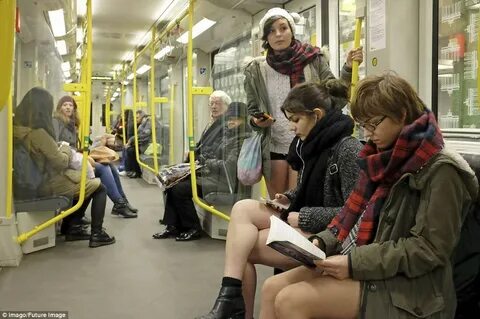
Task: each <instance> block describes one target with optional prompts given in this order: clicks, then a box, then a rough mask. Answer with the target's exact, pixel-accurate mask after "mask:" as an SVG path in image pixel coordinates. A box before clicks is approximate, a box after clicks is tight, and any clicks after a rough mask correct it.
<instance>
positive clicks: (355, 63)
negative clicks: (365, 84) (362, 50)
mask: <svg viewBox="0 0 480 319" xmlns="http://www.w3.org/2000/svg"><path fill="white" fill-rule="evenodd" d="M362 21H363V18H360V17H359V18H356V19H355V35H354V38H353V39H354V40H353V47H354V48H355V49H358V48H359V47H360V39H361V37H362ZM358 66H359V63H358V61H353V62H352V84H351V86H350V99H353V97H354V96H355V88H356V86H357V82H358Z"/></svg>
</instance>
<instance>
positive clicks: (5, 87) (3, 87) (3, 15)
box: [0, 0, 16, 111]
mask: <svg viewBox="0 0 480 319" xmlns="http://www.w3.org/2000/svg"><path fill="white" fill-rule="evenodd" d="M15 8H16V1H15V0H0V43H1V44H2V48H1V50H0V74H1V76H0V111H1V110H2V109H3V107H4V106H5V105H6V104H7V103H8V96H9V95H10V94H11V91H10V86H11V84H12V73H13V72H12V68H13V66H12V64H13V51H14V43H15Z"/></svg>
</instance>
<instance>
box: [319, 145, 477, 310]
mask: <svg viewBox="0 0 480 319" xmlns="http://www.w3.org/2000/svg"><path fill="white" fill-rule="evenodd" d="M477 192H478V181H477V179H476V177H475V174H474V172H473V171H472V170H471V168H470V167H469V166H468V164H467V162H466V161H465V160H464V159H463V158H462V157H461V156H460V155H458V154H457V153H455V152H454V151H451V150H446V149H444V150H442V151H441V152H440V153H439V154H437V155H436V156H434V157H433V158H432V159H431V160H430V161H429V162H428V163H427V164H426V165H424V167H423V168H422V169H420V170H419V171H417V172H416V173H414V174H412V173H407V174H404V175H403V176H402V177H401V178H400V179H399V180H398V181H397V182H396V183H395V184H394V185H393V186H392V188H391V190H390V194H389V195H388V197H387V199H386V201H385V204H384V206H383V207H382V210H381V213H380V220H379V223H378V228H377V232H376V235H375V238H374V240H373V242H372V243H371V244H368V245H364V246H359V247H354V248H353V249H352V250H351V252H350V256H349V262H350V271H351V275H352V278H353V280H357V281H360V282H361V296H362V297H361V298H362V299H361V304H360V314H359V318H389V319H392V318H393V319H395V318H432V319H433V318H435V319H440V318H441V319H451V318H453V317H454V314H455V309H456V297H455V288H454V285H453V277H452V266H451V258H452V254H453V251H454V248H455V247H456V244H457V242H458V239H459V237H460V230H461V227H462V223H463V221H464V218H465V215H466V213H467V211H468V208H469V206H470V204H471V202H472V201H473V200H474V199H475V198H476V196H477ZM319 237H320V238H321V239H322V241H323V243H324V244H325V247H324V248H325V251H326V253H327V255H334V254H338V252H339V251H340V244H339V242H338V241H337V240H336V237H335V236H334V235H333V234H332V233H331V232H330V231H329V230H325V231H323V232H321V233H320V234H319Z"/></svg>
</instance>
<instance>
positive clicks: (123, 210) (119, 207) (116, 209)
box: [112, 198, 137, 218]
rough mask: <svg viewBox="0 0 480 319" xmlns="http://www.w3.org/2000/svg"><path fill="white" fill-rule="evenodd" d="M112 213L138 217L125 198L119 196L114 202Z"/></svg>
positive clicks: (126, 216) (125, 216) (124, 216)
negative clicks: (129, 207)
mask: <svg viewBox="0 0 480 319" xmlns="http://www.w3.org/2000/svg"><path fill="white" fill-rule="evenodd" d="M112 215H120V216H122V217H123V218H137V214H135V213H134V212H132V211H130V210H129V209H128V207H127V202H126V201H125V199H123V198H119V199H118V200H116V201H115V202H114V204H113V208H112Z"/></svg>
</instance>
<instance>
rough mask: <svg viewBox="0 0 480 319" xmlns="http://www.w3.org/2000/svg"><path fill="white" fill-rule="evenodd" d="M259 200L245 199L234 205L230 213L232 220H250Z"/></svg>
mask: <svg viewBox="0 0 480 319" xmlns="http://www.w3.org/2000/svg"><path fill="white" fill-rule="evenodd" d="M257 205H258V202H257V201H256V200H253V199H243V200H241V201H238V202H236V203H235V205H233V208H232V212H231V214H230V222H232V221H235V220H246V219H248V220H250V214H252V213H254V212H255V211H256V209H255V208H256V206H257Z"/></svg>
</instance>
